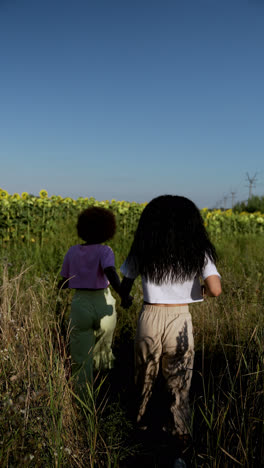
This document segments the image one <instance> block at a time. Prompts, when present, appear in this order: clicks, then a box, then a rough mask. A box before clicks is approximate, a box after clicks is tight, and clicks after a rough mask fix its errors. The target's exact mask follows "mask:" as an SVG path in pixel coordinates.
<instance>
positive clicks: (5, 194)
mask: <svg viewBox="0 0 264 468" xmlns="http://www.w3.org/2000/svg"><path fill="white" fill-rule="evenodd" d="M5 198H8V192H7V191H6V190H3V189H0V199H1V200H4V199H5Z"/></svg>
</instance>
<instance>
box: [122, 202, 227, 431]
mask: <svg viewBox="0 0 264 468" xmlns="http://www.w3.org/2000/svg"><path fill="white" fill-rule="evenodd" d="M215 262H216V251H215V248H214V246H213V245H212V243H211V242H210V240H209V238H208V235H207V232H206V230H205V227H204V224H203V220H202V217H201V215H200V212H199V210H198V208H197V207H196V206H195V204H194V203H193V202H192V201H191V200H189V199H187V198H185V197H181V196H174V195H162V196H159V197H157V198H154V199H153V200H152V201H151V202H150V203H149V204H148V205H147V206H146V208H145V209H144V211H143V213H142V215H141V218H140V220H139V223H138V227H137V230H136V233H135V237H134V241H133V243H132V246H131V250H130V252H129V255H128V257H127V259H126V261H125V262H124V263H123V265H122V267H121V272H122V274H123V275H124V278H123V281H122V284H121V290H122V293H123V294H127V295H128V294H129V292H130V290H131V287H132V285H133V282H134V280H135V278H136V277H137V276H138V275H141V277H142V286H143V296H144V304H143V307H142V310H141V312H140V315H139V319H138V324H137V331H136V338H135V381H136V385H137V388H138V394H139V405H138V413H137V422H138V424H139V427H141V428H142V429H148V426H147V424H148V421H147V411H146V410H147V405H148V403H149V400H150V397H151V394H152V390H153V385H154V382H155V380H156V378H157V375H158V372H159V368H160V367H161V370H162V374H163V377H164V378H165V381H166V385H167V390H168V392H169V394H170V412H169V413H170V420H169V421H167V422H166V426H165V428H164V430H166V431H167V432H168V433H170V434H172V435H175V436H177V437H178V438H179V439H182V440H184V439H186V437H188V434H190V407H189V389H190V384H191V378H192V371H193V360H194V340H193V330H192V318H191V315H190V312H189V304H190V303H195V302H201V301H203V297H204V295H208V296H218V295H219V294H220V293H221V282H220V275H219V273H218V271H217V269H216V266H215ZM200 278H202V279H203V280H204V285H203V286H201V283H200Z"/></svg>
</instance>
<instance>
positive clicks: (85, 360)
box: [59, 207, 129, 395]
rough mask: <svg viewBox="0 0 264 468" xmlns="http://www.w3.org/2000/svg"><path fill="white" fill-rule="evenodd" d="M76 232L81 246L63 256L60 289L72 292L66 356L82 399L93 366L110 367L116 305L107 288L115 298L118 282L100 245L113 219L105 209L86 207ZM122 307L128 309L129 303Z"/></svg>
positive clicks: (111, 258)
mask: <svg viewBox="0 0 264 468" xmlns="http://www.w3.org/2000/svg"><path fill="white" fill-rule="evenodd" d="M77 231H78V235H79V237H80V238H81V239H82V240H83V241H84V243H83V244H77V245H73V246H72V247H70V248H69V250H68V252H67V253H66V255H65V257H64V261H63V266H62V270H61V276H62V277H63V279H62V280H61V281H60V283H59V286H60V287H69V288H72V289H75V290H76V291H75V294H74V296H73V300H72V304H71V313H70V352H71V359H72V371H73V374H75V376H76V381H77V390H78V393H79V394H81V395H83V391H85V386H86V382H92V381H93V365H94V367H95V368H96V369H110V368H111V367H112V366H113V360H114V357H113V353H112V348H111V345H112V338H113V333H114V330H115V326H116V310H115V302H116V301H115V299H114V298H113V296H112V294H111V291H110V289H109V284H111V286H112V287H113V289H114V290H115V291H116V292H117V293H118V294H120V280H119V276H118V275H117V273H116V269H115V257H114V253H113V251H112V249H111V248H110V247H109V246H108V245H103V242H106V241H107V240H109V239H111V238H112V237H113V236H114V234H115V231H116V221H115V215H114V213H113V212H112V211H111V210H108V209H105V208H101V207H90V208H87V209H86V210H84V211H83V212H82V213H81V214H80V215H79V217H78V223H77ZM122 305H123V306H124V307H126V306H127V305H129V300H128V301H127V302H125V301H123V302H122Z"/></svg>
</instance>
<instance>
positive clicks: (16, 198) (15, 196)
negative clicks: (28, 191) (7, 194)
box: [11, 193, 20, 200]
mask: <svg viewBox="0 0 264 468" xmlns="http://www.w3.org/2000/svg"><path fill="white" fill-rule="evenodd" d="M11 199H12V200H20V195H19V193H13V195H12V196H11Z"/></svg>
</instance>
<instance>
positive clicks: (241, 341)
mask: <svg viewBox="0 0 264 468" xmlns="http://www.w3.org/2000/svg"><path fill="white" fill-rule="evenodd" d="M61 232H62V234H61V236H59V237H58V236H56V237H55V236H54V238H52V237H51V238H50V240H49V242H46V243H44V244H43V245H42V246H40V245H39V244H38V243H32V245H29V244H28V243H27V244H25V243H23V242H20V243H18V242H14V243H12V242H9V243H8V245H5V247H4V248H2V250H1V251H0V256H1V283H0V284H1V294H0V301H1V303H0V314H1V315H0V341H1V344H0V392H1V401H0V465H1V466H3V467H11V466H16V467H20V466H21V467H22V466H23V467H24V466H32V467H46V466H54V467H59V466H60V467H68V466H69V467H70V466H73V467H75V466H76V467H90V466H91V467H122V468H124V467H127V466H135V465H133V463H135V464H137V466H140V460H143V459H144V453H145V450H146V448H145V447H144V444H141V443H140V441H138V440H136V439H135V438H134V425H133V402H134V400H133V396H134V387H133V338H134V332H135V327H136V320H137V316H138V312H139V310H140V307H141V304H142V292H141V285H140V281H139V280H137V281H136V283H135V285H134V287H133V290H132V294H133V296H134V303H133V305H132V307H131V308H130V309H129V310H128V311H127V310H126V311H125V310H123V309H122V308H121V307H120V302H119V300H118V298H117V311H118V325H117V328H116V332H115V337H114V344H113V347H114V353H115V357H116V361H115V363H116V365H115V368H114V369H113V371H111V372H110V373H109V374H108V375H98V376H97V378H96V382H95V386H94V388H93V389H91V391H90V395H89V401H88V402H87V403H85V404H84V403H81V402H78V401H77V399H76V398H75V396H74V393H73V387H72V380H71V376H70V361H69V352H68V329H67V317H68V313H69V306H70V302H71V296H72V292H71V291H69V290H64V291H60V292H59V291H58V290H57V282H58V279H59V271H60V267H61V263H62V260H63V256H64V254H65V252H66V250H67V248H68V247H69V245H71V244H72V243H77V242H78V240H77V238H76V236H75V233H74V228H73V224H72V223H71V222H69V224H68V225H67V226H66V228H65V226H64V227H63V229H62V230H61ZM130 241H131V237H129V236H124V232H123V231H122V232H119V233H117V235H116V237H115V239H113V241H112V242H111V245H112V247H113V249H114V251H115V254H116V264H117V267H119V266H120V265H121V263H122V261H123V259H124V258H125V256H126V254H127V252H128V249H129V244H130ZM215 243H216V247H217V251H218V255H219V263H218V269H219V271H220V273H221V275H222V284H223V293H222V295H221V296H220V297H219V298H217V299H215V298H210V299H209V298H208V299H207V300H206V301H205V302H204V303H202V304H196V305H192V306H191V312H192V316H193V324H194V333H195V349H196V357H195V368H194V375H193V381H192V388H191V404H192V409H193V422H192V428H191V429H192V438H193V444H192V447H191V454H190V457H191V460H192V461H191V466H193V467H229V466H230V467H233V466H245V467H258V466H263V460H264V449H263V447H264V398H263V391H264V389H263V383H264V374H263V371H264V361H263V349H264V288H263V275H264V237H263V235H257V236H253V235H251V236H246V235H244V236H233V237H229V238H228V237H224V238H221V236H218V238H217V240H216V242H215ZM160 457H161V455H160V453H155V450H154V451H153V454H152V462H151V463H152V464H151V465H148V466H153V467H154V466H166V465H162V459H161V458H160ZM145 466H146V465H145Z"/></svg>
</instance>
